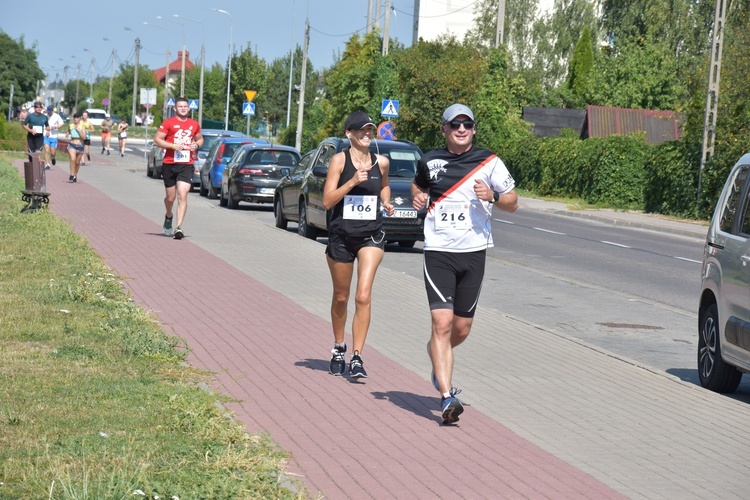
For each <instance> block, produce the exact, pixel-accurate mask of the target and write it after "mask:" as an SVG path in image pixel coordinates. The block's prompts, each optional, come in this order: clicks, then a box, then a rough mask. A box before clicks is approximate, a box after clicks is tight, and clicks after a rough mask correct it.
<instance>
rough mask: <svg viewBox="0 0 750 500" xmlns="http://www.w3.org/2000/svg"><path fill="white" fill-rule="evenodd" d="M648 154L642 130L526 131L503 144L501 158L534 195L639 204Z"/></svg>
mask: <svg viewBox="0 0 750 500" xmlns="http://www.w3.org/2000/svg"><path fill="white" fill-rule="evenodd" d="M648 154H649V146H648V145H647V144H646V141H645V138H644V137H643V136H642V135H632V136H611V137H607V138H606V139H600V138H590V139H586V140H585V141H582V140H580V139H578V138H576V137H572V136H563V137H555V138H535V137H527V138H524V139H522V140H520V141H518V142H517V143H515V144H510V145H508V147H506V148H505V149H504V157H503V160H504V161H505V163H506V165H507V166H508V169H509V170H510V172H511V174H512V175H513V177H514V178H515V179H516V183H517V185H518V186H519V187H522V188H524V189H526V190H529V191H533V192H535V193H537V194H538V195H542V196H554V197H572V198H581V199H583V200H584V201H586V202H587V203H590V204H593V205H599V206H608V207H613V208H619V209H631V210H642V209H643V208H644V183H645V180H646V170H645V161H646V158H647V156H648Z"/></svg>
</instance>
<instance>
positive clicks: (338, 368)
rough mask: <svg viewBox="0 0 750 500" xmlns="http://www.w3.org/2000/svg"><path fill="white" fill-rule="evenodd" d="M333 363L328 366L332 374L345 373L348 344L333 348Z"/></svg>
mask: <svg viewBox="0 0 750 500" xmlns="http://www.w3.org/2000/svg"><path fill="white" fill-rule="evenodd" d="M331 354H332V356H331V364H330V365H329V366H328V371H329V372H330V373H331V375H336V376H339V375H343V374H344V371H346V344H344V347H334V348H333V349H331Z"/></svg>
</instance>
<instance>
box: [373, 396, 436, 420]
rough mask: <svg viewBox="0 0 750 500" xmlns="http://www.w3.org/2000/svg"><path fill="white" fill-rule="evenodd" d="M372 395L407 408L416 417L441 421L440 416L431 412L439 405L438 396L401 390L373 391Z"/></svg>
mask: <svg viewBox="0 0 750 500" xmlns="http://www.w3.org/2000/svg"><path fill="white" fill-rule="evenodd" d="M372 395H373V396H374V397H375V399H384V400H386V401H390V402H391V403H393V404H394V405H396V406H398V407H399V408H403V409H404V410H408V411H410V412H412V413H414V414H415V415H417V416H418V417H422V418H425V419H427V420H432V421H434V422H437V423H440V422H441V418H440V417H439V416H438V415H435V414H434V413H433V410H438V408H439V406H440V398H438V397H428V396H422V395H418V394H414V393H411V392H402V391H388V392H373V393H372Z"/></svg>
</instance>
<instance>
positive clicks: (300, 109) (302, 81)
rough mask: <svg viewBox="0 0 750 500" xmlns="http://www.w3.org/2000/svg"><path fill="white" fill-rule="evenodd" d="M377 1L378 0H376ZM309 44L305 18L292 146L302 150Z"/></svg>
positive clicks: (308, 29)
mask: <svg viewBox="0 0 750 500" xmlns="http://www.w3.org/2000/svg"><path fill="white" fill-rule="evenodd" d="M378 1H379V0H378ZM309 44H310V20H309V19H305V43H304V45H303V50H302V77H301V78H300V83H299V106H298V108H297V136H296V138H295V140H294V147H295V148H297V151H302V116H303V115H304V114H305V80H306V79H307V46H308V45H309Z"/></svg>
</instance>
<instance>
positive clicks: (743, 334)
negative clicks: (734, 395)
mask: <svg viewBox="0 0 750 500" xmlns="http://www.w3.org/2000/svg"><path fill="white" fill-rule="evenodd" d="M748 173H750V154H746V155H745V156H743V157H742V158H740V160H739V161H738V162H737V164H735V166H734V167H733V168H732V170H731V172H730V173H729V178H728V179H727V181H726V184H725V185H724V189H723V191H722V192H721V196H720V197H719V202H718V203H717V205H716V208H715V210H714V214H713V217H712V218H711V224H710V225H709V227H708V235H707V236H706V246H705V250H704V252H703V274H702V283H701V297H700V305H699V309H698V375H699V378H700V381H701V385H702V386H703V387H705V388H707V389H710V390H712V391H716V392H724V393H731V392H734V391H735V389H737V386H739V384H740V380H741V378H742V373H746V372H750V266H749V265H748V264H749V263H750V175H748Z"/></svg>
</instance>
